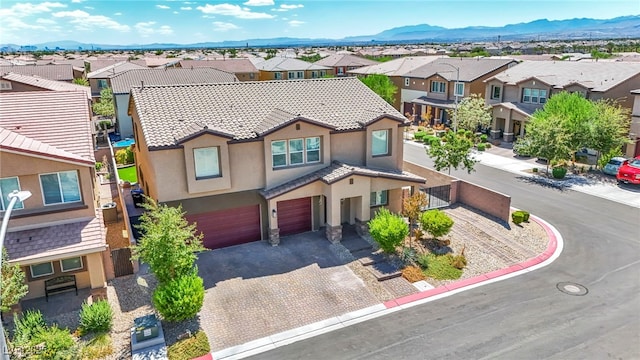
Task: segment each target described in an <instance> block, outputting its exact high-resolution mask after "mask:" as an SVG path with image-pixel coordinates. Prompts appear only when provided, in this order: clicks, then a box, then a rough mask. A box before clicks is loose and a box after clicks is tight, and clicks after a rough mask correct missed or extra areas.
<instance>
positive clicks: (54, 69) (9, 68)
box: [0, 64, 74, 82]
mask: <svg viewBox="0 0 640 360" xmlns="http://www.w3.org/2000/svg"><path fill="white" fill-rule="evenodd" d="M10 72H12V73H16V74H22V75H29V76H38V77H41V78H44V79H49V80H56V81H65V82H72V81H73V79H74V77H73V66H72V65H71V64H60V65H5V66H0V74H6V73H10Z"/></svg>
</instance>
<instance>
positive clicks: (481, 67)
mask: <svg viewBox="0 0 640 360" xmlns="http://www.w3.org/2000/svg"><path fill="white" fill-rule="evenodd" d="M511 62H513V63H514V64H515V61H514V60H511V59H479V58H475V59H469V58H444V59H437V60H434V61H432V62H430V63H428V64H425V65H422V66H419V67H417V68H414V69H412V70H409V71H407V72H405V73H397V75H399V76H406V77H414V78H422V79H426V78H429V77H431V76H433V75H436V74H438V75H440V76H441V77H443V78H445V79H446V80H447V81H454V80H456V79H457V77H458V75H459V76H460V81H466V82H470V81H473V80H475V79H477V78H479V77H481V76H483V75H486V74H488V73H490V72H492V71H495V70H497V69H499V68H501V67H503V66H505V65H507V64H509V63H511ZM454 67H455V68H454ZM458 70H459V72H460V74H458Z"/></svg>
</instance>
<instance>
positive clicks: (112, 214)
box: [101, 202, 118, 224]
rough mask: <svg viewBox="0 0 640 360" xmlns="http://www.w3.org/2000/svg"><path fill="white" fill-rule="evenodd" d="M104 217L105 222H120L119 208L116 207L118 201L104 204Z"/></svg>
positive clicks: (102, 207)
mask: <svg viewBox="0 0 640 360" xmlns="http://www.w3.org/2000/svg"><path fill="white" fill-rule="evenodd" d="M101 209H102V219H103V220H104V223H105V224H108V223H113V222H118V209H117V207H116V203H114V202H110V203H106V204H102V206H101Z"/></svg>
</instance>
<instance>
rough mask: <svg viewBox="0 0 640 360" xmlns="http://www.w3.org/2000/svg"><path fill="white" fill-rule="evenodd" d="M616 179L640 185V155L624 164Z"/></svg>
mask: <svg viewBox="0 0 640 360" xmlns="http://www.w3.org/2000/svg"><path fill="white" fill-rule="evenodd" d="M616 179H618V182H619V183H620V182H623V183H625V184H637V185H640V156H636V157H635V159H633V160H631V161H629V162H628V163H626V164H625V165H622V166H621V167H620V170H618V175H616Z"/></svg>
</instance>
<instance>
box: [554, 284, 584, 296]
mask: <svg viewBox="0 0 640 360" xmlns="http://www.w3.org/2000/svg"><path fill="white" fill-rule="evenodd" d="M556 287H557V288H558V290H560V291H562V292H563V293H565V294H569V295H575V296H584V295H587V293H589V290H588V289H587V288H586V287H584V286H582V285H580V284H576V283H572V282H560V283H558V285H556Z"/></svg>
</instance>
